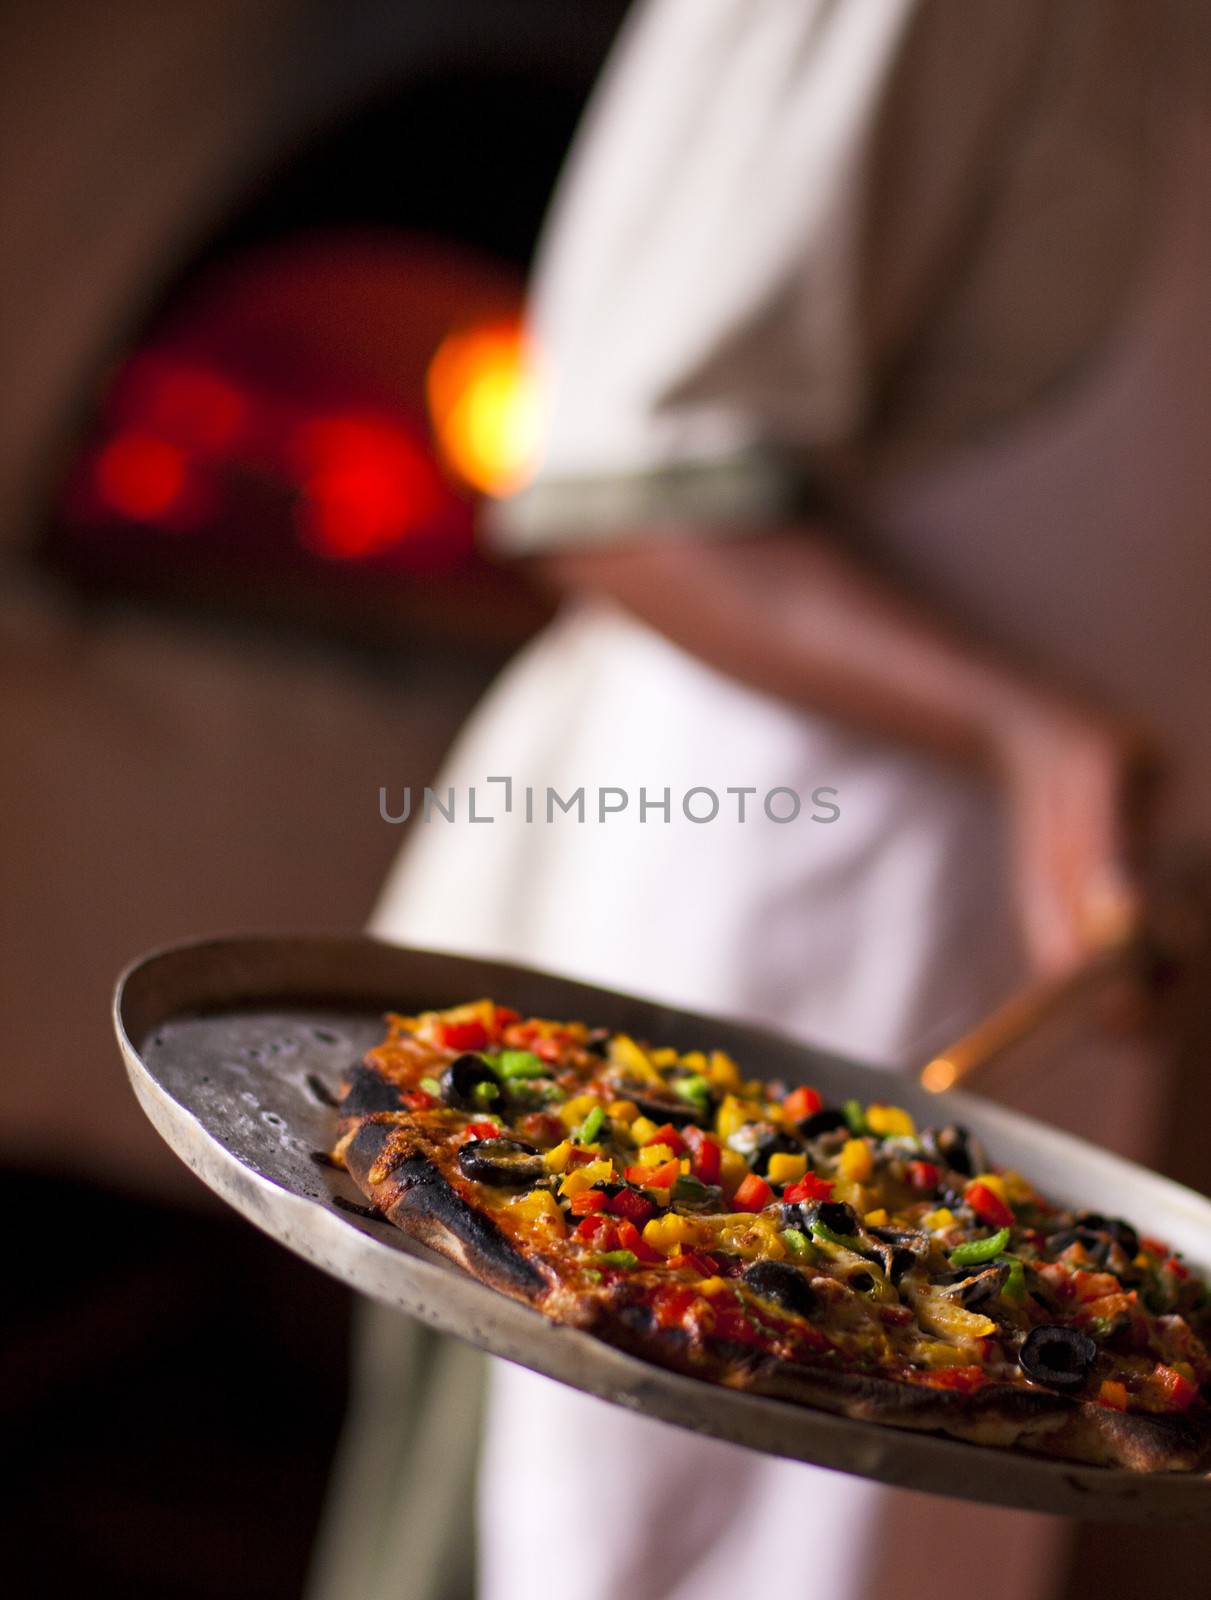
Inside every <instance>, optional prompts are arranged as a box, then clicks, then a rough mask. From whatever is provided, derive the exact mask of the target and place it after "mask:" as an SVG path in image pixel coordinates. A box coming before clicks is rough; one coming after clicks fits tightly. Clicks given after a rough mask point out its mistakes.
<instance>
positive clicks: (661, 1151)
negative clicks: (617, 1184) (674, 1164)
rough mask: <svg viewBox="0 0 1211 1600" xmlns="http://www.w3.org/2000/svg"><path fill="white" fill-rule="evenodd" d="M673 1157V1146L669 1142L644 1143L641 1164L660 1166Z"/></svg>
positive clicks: (642, 1165)
mask: <svg viewBox="0 0 1211 1600" xmlns="http://www.w3.org/2000/svg"><path fill="white" fill-rule="evenodd" d="M672 1159H673V1151H672V1147H671V1146H669V1145H667V1144H648V1145H644V1147H643V1149H642V1150H641V1151H640V1152H639V1165H640V1166H641V1167H659V1166H662V1165H663V1164H664V1163H665V1162H666V1161H671V1160H672Z"/></svg>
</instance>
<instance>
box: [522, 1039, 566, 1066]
mask: <svg viewBox="0 0 1211 1600" xmlns="http://www.w3.org/2000/svg"><path fill="white" fill-rule="evenodd" d="M565 1048H566V1046H565V1043H564V1041H563V1040H562V1039H535V1041H534V1043H533V1044H532V1045H531V1046H530V1049H531V1050H533V1052H534V1054H535V1055H536V1056H537V1057H538V1059H539V1060H540V1061H547V1062H551V1061H558V1060H559V1058H560V1056H561V1055H562V1054H563V1052H564V1049H565Z"/></svg>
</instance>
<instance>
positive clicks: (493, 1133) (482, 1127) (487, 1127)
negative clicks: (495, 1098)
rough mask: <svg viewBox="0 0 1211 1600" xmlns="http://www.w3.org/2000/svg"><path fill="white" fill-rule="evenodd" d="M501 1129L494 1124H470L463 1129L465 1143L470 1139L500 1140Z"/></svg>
mask: <svg viewBox="0 0 1211 1600" xmlns="http://www.w3.org/2000/svg"><path fill="white" fill-rule="evenodd" d="M499 1138H500V1129H499V1128H498V1127H497V1126H496V1124H495V1123H494V1122H468V1124H467V1126H466V1127H465V1128H464V1129H463V1143H464V1144H466V1142H467V1140H468V1139H499Z"/></svg>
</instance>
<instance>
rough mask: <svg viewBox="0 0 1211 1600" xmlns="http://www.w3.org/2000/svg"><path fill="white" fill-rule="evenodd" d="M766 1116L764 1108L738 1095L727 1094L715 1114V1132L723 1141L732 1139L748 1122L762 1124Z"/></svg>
mask: <svg viewBox="0 0 1211 1600" xmlns="http://www.w3.org/2000/svg"><path fill="white" fill-rule="evenodd" d="M764 1115H765V1110H764V1107H762V1106H759V1105H754V1104H753V1102H752V1101H749V1100H741V1099H740V1098H739V1096H738V1095H734V1094H725V1095H724V1097H723V1102H722V1104H721V1105H720V1107H719V1110H718V1111H717V1112H716V1113H715V1132H716V1133H717V1134H718V1135H719V1137H720V1138H721V1139H730V1138H731V1136H732V1135H733V1134H734V1133H739V1131H740V1129H741V1128H743V1126H744V1124H745V1123H746V1122H760V1121H761V1120H762V1119H763V1117H764Z"/></svg>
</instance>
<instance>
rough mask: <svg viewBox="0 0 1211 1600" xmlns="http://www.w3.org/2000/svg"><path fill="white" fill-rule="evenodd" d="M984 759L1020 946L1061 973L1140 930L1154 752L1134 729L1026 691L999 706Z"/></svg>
mask: <svg viewBox="0 0 1211 1600" xmlns="http://www.w3.org/2000/svg"><path fill="white" fill-rule="evenodd" d="M993 754H994V761H995V764H996V766H997V768H998V769H999V772H1000V776H1001V780H1002V782H1003V784H1004V792H1005V796H1006V801H1007V806H1008V814H1009V825H1010V847H1011V852H1012V870H1013V888H1014V892H1015V895H1016V898H1017V904H1018V910H1019V915H1020V917H1021V924H1022V929H1023V933H1024V935H1025V938H1026V944H1027V951H1028V954H1029V956H1030V958H1031V960H1032V962H1033V964H1034V966H1035V968H1036V970H1037V971H1038V972H1039V973H1040V974H1041V975H1043V976H1052V975H1058V974H1060V973H1062V972H1064V971H1065V970H1067V969H1069V968H1071V967H1073V966H1074V965H1076V964H1077V963H1078V962H1079V961H1080V960H1081V959H1082V957H1084V956H1086V955H1087V954H1088V953H1089V952H1090V951H1092V950H1095V949H1097V948H1099V947H1100V946H1104V945H1106V944H1109V943H1113V942H1116V941H1118V940H1120V939H1122V938H1123V937H1124V936H1125V935H1127V934H1128V933H1130V932H1131V931H1132V930H1133V929H1134V928H1136V927H1137V926H1138V923H1139V920H1140V913H1141V905H1140V894H1139V888H1138V879H1137V873H1138V870H1139V866H1140V862H1141V859H1142V857H1143V855H1144V852H1145V849H1146V844H1147V832H1148V821H1149V814H1150V811H1151V805H1152V800H1153V797H1154V793H1155V787H1156V785H1155V779H1156V774H1157V771H1158V767H1157V762H1156V758H1155V752H1154V750H1153V749H1152V747H1151V745H1150V743H1149V742H1148V740H1147V739H1146V738H1145V736H1144V735H1143V733H1142V731H1141V730H1140V729H1138V728H1136V727H1133V726H1130V725H1129V724H1127V723H1125V722H1119V721H1116V720H1114V719H1113V718H1111V717H1109V716H1106V715H1104V714H1101V713H1094V712H1091V711H1088V710H1086V709H1084V708H1082V707H1078V706H1076V705H1074V704H1072V703H1070V702H1066V701H1064V700H1062V699H1060V698H1059V697H1056V696H1052V695H1046V694H1040V693H1037V692H1029V691H1028V692H1025V693H1024V694H1023V695H1022V697H1021V700H1020V703H1018V704H1016V705H1014V704H1013V703H1012V699H1011V701H1010V703H1009V704H1007V706H1006V707H1005V710H1004V714H1003V715H1002V716H1001V718H1000V720H999V726H998V728H997V729H996V731H995V733H994V735H993Z"/></svg>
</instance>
